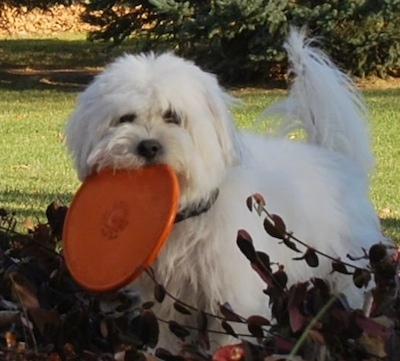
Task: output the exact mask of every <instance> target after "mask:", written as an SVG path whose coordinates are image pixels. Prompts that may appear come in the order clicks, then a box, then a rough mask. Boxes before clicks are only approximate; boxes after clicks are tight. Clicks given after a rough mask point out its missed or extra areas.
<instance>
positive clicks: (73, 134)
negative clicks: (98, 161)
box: [65, 103, 93, 181]
mask: <svg viewBox="0 0 400 361" xmlns="http://www.w3.org/2000/svg"><path fill="white" fill-rule="evenodd" d="M82 108H83V107H82V103H81V104H78V106H77V108H76V110H75V111H74V113H73V114H72V115H71V117H70V119H69V121H68V124H67V127H66V130H65V133H66V143H67V147H68V150H69V152H70V153H71V155H72V157H73V159H74V163H75V167H76V169H77V172H78V177H79V179H80V180H82V181H83V180H84V179H85V178H86V177H87V176H88V175H89V173H90V170H89V168H88V165H87V162H86V160H87V157H88V155H89V152H90V151H91V149H92V147H93V144H92V141H91V139H90V136H89V121H88V119H85V118H86V116H87V115H86V112H85V110H84V109H82Z"/></svg>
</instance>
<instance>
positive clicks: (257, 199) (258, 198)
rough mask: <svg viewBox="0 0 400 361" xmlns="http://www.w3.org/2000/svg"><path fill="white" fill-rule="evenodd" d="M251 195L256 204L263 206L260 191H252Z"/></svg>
mask: <svg viewBox="0 0 400 361" xmlns="http://www.w3.org/2000/svg"><path fill="white" fill-rule="evenodd" d="M252 197H253V199H254V201H255V202H256V203H257V205H260V206H262V207H264V206H265V198H264V197H263V196H262V195H261V194H260V193H253V195H252Z"/></svg>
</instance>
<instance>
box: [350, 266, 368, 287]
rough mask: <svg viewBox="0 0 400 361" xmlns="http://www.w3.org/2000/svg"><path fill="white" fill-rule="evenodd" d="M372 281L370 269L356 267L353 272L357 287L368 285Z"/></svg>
mask: <svg viewBox="0 0 400 361" xmlns="http://www.w3.org/2000/svg"><path fill="white" fill-rule="evenodd" d="M370 281H371V272H370V271H368V270H366V269H362V268H356V269H355V271H354V273H353V283H354V285H355V286H356V287H358V288H362V287H367V286H368V284H369V282H370Z"/></svg>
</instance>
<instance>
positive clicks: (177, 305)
mask: <svg viewBox="0 0 400 361" xmlns="http://www.w3.org/2000/svg"><path fill="white" fill-rule="evenodd" d="M174 308H175V310H176V311H178V312H179V313H182V314H183V315H191V314H192V313H191V312H190V311H189V310H188V309H187V308H186V307H185V306H184V305H182V303H180V302H174Z"/></svg>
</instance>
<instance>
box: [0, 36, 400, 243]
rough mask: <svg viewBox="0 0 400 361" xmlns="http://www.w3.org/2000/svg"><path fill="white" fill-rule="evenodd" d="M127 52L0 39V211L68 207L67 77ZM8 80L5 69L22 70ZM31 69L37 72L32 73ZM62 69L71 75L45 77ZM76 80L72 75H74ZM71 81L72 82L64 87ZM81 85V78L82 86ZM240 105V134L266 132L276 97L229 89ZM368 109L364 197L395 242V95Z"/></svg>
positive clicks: (378, 93) (399, 226) (76, 87)
mask: <svg viewBox="0 0 400 361" xmlns="http://www.w3.org/2000/svg"><path fill="white" fill-rule="evenodd" d="M129 48H132V44H126V45H125V46H124V48H119V49H113V50H110V49H108V48H107V47H106V46H105V45H102V44H91V43H87V42H85V41H84V40H83V39H82V38H81V37H79V36H78V37H77V36H70V37H68V36H67V37H66V38H65V39H61V40H60V39H59V40H55V39H52V40H49V39H38V40H35V39H23V40H4V39H3V40H1V39H0V54H1V56H0V109H1V111H0V132H1V133H0V134H1V137H0V174H1V177H0V207H3V208H5V209H6V210H8V211H13V212H16V213H17V215H18V216H19V218H20V219H23V218H24V217H26V216H33V217H35V218H38V219H39V220H41V221H45V217H44V210H45V208H46V206H47V204H48V203H50V202H51V201H53V200H54V199H55V198H56V197H61V199H63V200H64V201H65V202H66V203H68V202H69V201H70V200H71V198H72V196H73V194H74V192H75V191H76V189H77V187H78V186H79V182H78V181H77V179H76V175H75V172H74V170H73V167H72V164H71V161H70V159H69V156H68V154H67V153H66V150H65V145H64V144H63V141H62V137H61V135H62V133H63V129H64V127H65V123H66V120H67V118H68V115H69V114H70V112H71V110H72V108H73V106H74V101H75V98H76V95H77V93H78V91H80V90H81V89H82V87H81V84H80V83H79V82H76V81H75V80H74V79H75V78H73V77H74V76H76V75H77V74H78V71H80V70H81V69H84V68H86V69H88V68H90V69H92V68H97V67H100V66H102V65H103V64H104V63H105V62H107V61H108V59H110V58H112V57H114V56H115V55H116V54H117V53H119V52H121V51H125V50H129ZM26 67H28V68H29V69H30V71H28V72H27V73H26V74H25V73H24V72H22V73H21V72H20V73H17V75H16V74H13V73H10V69H11V68H12V69H24V68H26ZM31 69H41V70H43V72H42V73H39V74H37V73H35V72H33V71H31ZM48 69H69V70H74V71H76V72H77V73H68V72H67V73H65V72H55V73H47V72H46V71H47V70H48ZM78 75H79V74H78ZM71 78H73V80H71ZM87 79H88V78H84V82H86V81H87ZM233 93H234V94H235V95H236V96H238V97H240V98H241V99H242V100H243V101H244V104H245V105H242V106H239V107H237V108H235V110H234V113H235V117H236V119H237V122H238V124H239V126H240V127H242V128H246V129H251V128H255V129H257V130H264V129H265V128H268V125H267V124H266V123H259V122H257V119H258V116H259V114H260V112H261V111H262V109H263V108H264V107H265V106H266V105H268V104H270V103H271V102H273V101H275V100H277V99H278V98H279V97H281V96H282V94H283V91H281V90H279V91H267V90H262V89H253V90H246V89H241V90H236V91H234V92H233ZM365 94H366V99H367V102H368V105H369V106H370V108H371V110H372V114H371V130H372V135H373V137H372V139H373V149H374V152H375V154H376V156H377V167H376V172H375V174H374V175H373V178H372V189H371V197H372V200H373V202H374V204H375V207H376V209H377V211H378V212H379V213H380V214H382V218H383V220H382V222H383V226H384V229H385V230H386V231H387V233H388V234H389V236H391V237H392V238H394V239H396V240H400V179H399V173H400V170H399V168H400V167H399V166H398V160H399V159H400V131H398V124H397V123H398V118H399V115H400V102H398V99H399V98H400V89H394V90H373V91H372V90H371V91H366V92H365Z"/></svg>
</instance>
